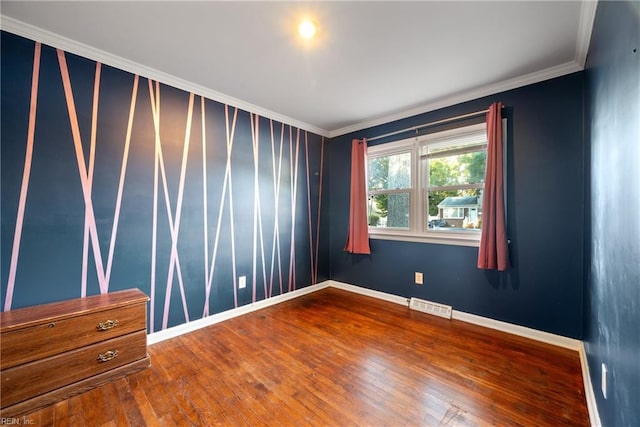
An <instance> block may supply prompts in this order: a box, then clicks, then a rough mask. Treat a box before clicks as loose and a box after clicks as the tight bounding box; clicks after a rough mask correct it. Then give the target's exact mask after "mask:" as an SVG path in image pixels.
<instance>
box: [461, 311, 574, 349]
mask: <svg viewBox="0 0 640 427" xmlns="http://www.w3.org/2000/svg"><path fill="white" fill-rule="evenodd" d="M451 317H452V318H453V319H455V320H461V321H463V322H467V323H472V324H474V325H478V326H483V327H485V328H490V329H495V330H497V331H502V332H507V333H509V334H512V335H518V336H521V337H524V338H529V339H532V340H535V341H540V342H543V343H547V344H551V345H555V346H558V347H563V348H566V349H569V350H574V351H578V349H579V348H580V344H581V343H582V342H581V341H580V340H576V339H574V338H568V337H565V336H562V335H556V334H552V333H549V332H544V331H539V330H537V329H532V328H527V327H526V326H520V325H514V324H513V323H507V322H502V321H500V320H494V319H491V318H488V317H483V316H478V315H476V314H471V313H465V312H464V311H458V310H453V314H452V316H451Z"/></svg>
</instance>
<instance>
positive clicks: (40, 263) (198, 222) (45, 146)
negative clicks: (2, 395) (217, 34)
mask: <svg viewBox="0 0 640 427" xmlns="http://www.w3.org/2000/svg"><path fill="white" fill-rule="evenodd" d="M1 46H2V57H1V61H2V70H1V72H2V75H1V77H2V88H1V89H2V99H1V102H2V105H1V106H2V123H1V126H2V150H1V155H2V159H1V161H2V164H1V167H2V171H1V173H2V186H1V196H2V207H1V213H2V236H1V268H2V271H1V277H0V279H1V286H0V291H1V297H2V298H1V306H2V309H8V308H18V307H24V306H29V305H34V304H40V303H46V302H51V301H58V300H63V299H68V298H75V297H79V296H81V295H82V294H83V293H84V292H83V291H82V289H81V282H82V280H83V279H82V278H83V276H84V275H85V274H83V268H86V270H87V272H86V295H93V294H97V293H100V291H101V290H100V288H99V284H98V283H99V282H98V270H99V269H98V267H97V264H96V262H95V259H94V255H93V250H92V246H91V244H89V246H88V250H87V251H86V252H87V254H88V256H87V258H86V261H83V253H84V252H85V249H83V245H84V228H85V224H86V223H87V222H91V221H85V201H84V200H83V192H82V187H81V174H80V173H79V163H78V161H77V158H76V154H75V151H74V140H73V138H72V133H71V126H70V121H69V117H70V115H69V113H68V111H67V103H66V101H65V95H64V91H63V83H62V82H63V80H62V77H61V75H62V74H61V67H60V65H59V61H58V57H57V54H56V50H55V49H53V48H51V47H47V46H42V54H41V61H40V74H39V84H38V95H37V109H36V112H37V114H36V117H35V138H34V141H33V160H32V162H31V173H30V176H29V179H28V181H25V182H26V184H27V187H26V188H27V191H26V193H25V194H26V203H25V205H24V207H25V209H24V217H23V218H24V222H23V224H22V227H18V229H19V230H21V232H22V234H21V238H20V239H19V243H20V245H19V251H18V250H17V246H15V245H14V236H15V231H16V228H17V224H19V221H17V219H18V218H19V216H20V215H19V213H18V208H19V206H20V201H19V199H20V194H21V188H22V184H23V171H24V170H25V166H26V164H27V161H26V157H25V153H26V147H27V129H28V125H29V103H30V96H31V82H32V70H33V67H34V48H35V46H36V43H34V42H33V41H30V40H27V39H24V38H21V37H18V36H15V35H12V34H9V33H6V32H2V39H1ZM65 58H66V61H67V63H68V67H69V74H70V83H71V87H72V91H73V97H74V102H75V105H76V109H77V111H78V114H77V115H78V122H79V128H80V136H81V138H82V147H83V154H84V158H83V159H82V161H83V162H84V163H85V165H86V167H89V166H88V165H89V163H90V160H89V157H90V151H91V147H90V145H91V144H90V141H91V129H92V119H91V118H92V108H93V107H92V102H93V98H94V96H93V93H94V76H95V74H96V63H95V62H94V61H90V60H88V59H85V58H81V57H78V56H75V55H70V54H66V55H65ZM134 81H135V76H134V75H133V74H130V73H127V72H124V71H121V70H117V69H115V68H111V67H108V66H102V67H101V78H100V82H99V85H100V86H99V87H100V92H99V102H98V115H97V127H96V129H97V133H96V144H95V172H94V176H93V184H92V190H91V200H92V204H93V211H94V213H95V223H96V228H97V235H98V240H99V247H100V252H101V258H102V263H103V268H104V269H105V270H107V258H108V253H109V247H110V245H111V236H112V226H113V224H114V218H115V212H116V205H117V199H118V187H119V182H120V181H119V180H120V173H121V167H122V165H123V163H124V152H125V140H126V134H127V126H128V123H129V112H130V105H131V100H132V93H133V92H134V91H133V87H134ZM154 90H155V85H154ZM135 93H136V94H137V100H136V103H135V108H134V116H133V121H132V122H131V123H132V128H131V129H132V130H131V142H130V148H129V154H128V163H127V167H126V171H125V172H126V173H125V179H124V185H123V187H122V193H121V205H120V210H119V221H118V224H117V232H116V238H115V244H114V251H113V262H112V267H111V276H110V279H109V282H108V291H116V290H119V289H126V288H131V287H137V288H140V289H141V290H142V291H144V292H145V293H147V294H148V295H150V296H152V301H151V303H150V307H151V308H152V309H153V310H152V311H151V313H150V321H151V319H153V323H154V324H155V328H154V330H155V331H157V330H160V329H161V328H163V326H173V325H177V324H180V323H184V322H185V321H186V315H185V313H184V311H185V310H184V308H183V294H184V301H185V303H186V304H185V305H186V311H187V313H188V316H189V320H194V319H197V318H201V317H203V315H204V314H207V313H206V312H205V308H207V309H208V314H214V313H216V312H220V311H223V310H227V309H230V308H233V307H235V306H236V305H237V306H241V305H244V304H247V303H250V302H252V301H254V299H255V300H261V299H264V298H268V297H271V296H275V295H279V294H281V293H285V292H288V291H290V290H293V289H296V288H300V287H304V286H308V285H310V284H312V283H315V282H319V281H322V280H326V279H327V278H328V275H329V267H328V266H329V259H328V240H327V239H325V238H324V237H323V236H324V235H326V234H327V232H326V231H324V230H325V229H328V223H327V222H326V219H323V220H322V221H321V222H322V230H320V232H319V233H318V220H319V219H318V212H319V208H320V207H319V203H320V189H321V177H322V178H323V179H325V174H323V173H322V171H321V170H320V165H321V161H322V147H323V144H324V142H323V140H322V138H321V137H320V136H318V135H314V134H310V133H306V132H305V131H304V130H301V129H297V128H292V127H290V126H284V138H283V140H282V145H281V138H280V136H281V133H282V130H283V128H282V124H281V123H277V122H271V121H270V120H269V119H267V118H264V117H262V118H260V119H259V125H258V131H257V132H256V135H257V136H258V139H257V141H256V144H257V147H258V149H257V160H258V166H256V165H255V158H254V148H253V147H254V140H255V138H254V137H252V127H251V121H250V119H251V116H250V113H249V112H246V111H240V110H239V111H238V113H237V114H238V115H237V123H236V125H235V135H234V138H233V146H232V151H231V152H232V154H231V159H230V163H229V167H230V181H229V182H228V183H227V185H226V193H224V194H225V197H224V198H223V197H222V195H223V191H224V189H225V171H226V168H227V137H226V132H225V128H226V126H227V125H228V126H229V128H230V129H231V128H232V126H233V124H232V120H233V114H234V111H235V109H234V108H233V107H231V106H225V105H223V104H220V103H217V102H214V101H211V100H208V99H205V100H204V101H205V107H204V110H205V112H206V118H205V126H206V157H205V163H206V164H205V165H204V166H203V157H204V154H203V142H202V141H203V132H202V119H201V117H202V115H201V113H202V108H201V97H199V96H195V99H194V106H193V116H192V120H191V135H190V138H189V141H190V144H189V147H188V151H187V156H186V165H185V168H184V188H183V200H182V204H181V218H180V229H179V233H178V243H177V254H178V259H179V262H180V273H179V272H178V271H177V269H176V270H174V273H173V275H172V277H170V275H169V271H170V268H169V266H170V259H171V246H172V239H171V235H170V231H169V230H170V227H169V217H170V216H171V217H172V218H173V219H174V221H175V219H176V216H177V214H178V193H179V184H180V175H181V172H182V160H183V147H184V146H185V129H186V125H187V117H188V116H187V112H188V106H189V98H190V94H189V93H187V92H185V91H182V90H179V89H176V88H173V87H170V86H167V85H163V84H161V85H160V95H159V99H160V121H159V122H160V139H161V148H162V152H163V160H164V165H165V169H166V180H167V189H168V194H169V200H170V212H171V213H170V214H169V213H168V211H167V208H166V205H165V195H164V194H165V193H164V189H163V184H162V175H161V173H160V170H159V169H158V172H157V177H158V183H159V184H158V191H157V215H156V218H157V230H156V231H155V232H154V228H153V218H154V194H156V192H155V190H154V178H155V177H156V170H155V158H156V157H155V156H156V155H155V131H154V121H153V114H152V108H151V96H150V90H149V81H148V80H147V79H146V78H143V77H140V78H139V86H138V88H137V91H135ZM225 109H227V111H228V113H229V118H228V120H226V119H225ZM254 120H255V116H254ZM271 126H273V138H272V133H271ZM274 162H275V165H276V169H280V168H279V165H280V162H281V173H280V174H278V173H277V172H276V174H275V176H276V177H278V176H279V178H280V181H279V182H280V184H279V186H280V193H279V197H278V200H277V202H276V200H275V188H276V184H275V183H274V171H273V169H274V167H273V165H274ZM325 164H326V162H325ZM256 171H257V174H258V182H259V185H258V186H254V174H255V172H256ZM204 172H206V184H207V203H206V205H205V202H204V195H203V187H204V185H205V180H204V179H203V178H204ZM231 185H232V186H231ZM294 190H295V192H294ZM256 193H257V194H258V198H257V200H258V202H259V207H260V211H259V215H254V212H255V208H256V205H255V204H254V200H255V199H254V194H256ZM326 195H327V193H326V192H325V197H326ZM294 198H295V203H294ZM221 202H222V203H221ZM232 202H233V213H232V211H231V203H232ZM327 204H328V202H327V203H325V206H326V205H327ZM276 207H277V208H278V215H277V217H276V215H275V212H276ZM294 210H295V213H294ZM220 213H221V215H222V216H221V223H220V229H219V238H218V251H217V257H216V259H215V263H214V264H212V256H213V253H214V246H215V242H216V233H217V232H218V218H219V214H220ZM205 215H206V217H207V220H208V226H207V231H208V236H207V240H208V260H209V261H208V263H205V228H204V218H205ZM325 218H326V217H325ZM232 219H233V225H232V222H231V220H232ZM276 219H277V220H278V225H279V229H278V233H277V237H279V242H277V243H278V244H276V245H275V247H274V240H275V238H274V237H275V236H276V234H274V229H275V223H276ZM254 230H256V231H254ZM292 233H293V235H294V237H293V239H292ZM154 235H155V236H156V239H157V248H156V251H155V253H154V251H153V248H152V240H153V237H154ZM254 236H255V237H256V240H254ZM232 237H233V238H234V240H233V242H232ZM318 239H319V240H320V241H319V243H318ZM254 241H255V242H256V244H255V245H254ZM90 242H91V241H90ZM232 243H233V244H235V247H233V246H232ZM292 247H293V249H292ZM316 247H317V248H318V249H316ZM263 248H264V249H263ZM291 254H293V255H294V257H293V261H292V262H290V261H291V260H292V256H291ZM234 255H235V258H234ZM12 259H15V260H17V263H16V266H17V268H16V269H15V281H13V282H12V283H13V285H12V286H13V290H14V291H13V295H11V294H10V292H8V288H9V282H11V279H10V277H9V276H10V271H11V260H12ZM153 259H155V262H156V266H155V280H154V281H153V283H152V278H151V277H152V276H151V275H152V262H153V261H152V260H153ZM316 259H317V260H318V262H317V265H316ZM234 263H235V267H236V276H239V275H246V276H247V287H246V289H237V287H236V291H237V302H236V301H235V298H234V281H233V279H234V277H233V272H234V270H233V266H234ZM205 265H207V266H206V267H205ZM212 265H214V266H215V270H214V274H213V282H212V286H211V292H210V295H209V297H208V298H207V296H206V282H207V280H206V279H205V277H206V273H205V271H207V269H208V270H209V271H210V269H211V268H212ZM272 265H273V268H272ZM263 266H264V268H263ZM316 273H317V274H316ZM254 274H255V277H256V280H255V282H254V279H253V277H254ZM265 276H266V280H265ZM180 277H181V278H182V280H183V283H184V287H183V290H181V286H180V284H179V280H178V279H179V278H180ZM169 282H172V284H171V290H170V292H168V298H166V296H167V288H168V284H169ZM281 283H282V288H281ZM265 287H266V288H267V290H266V292H265ZM254 288H255V298H254ZM7 295H9V297H7ZM165 309H166V310H167V314H168V323H167V324H166V325H163V315H164V312H165Z"/></svg>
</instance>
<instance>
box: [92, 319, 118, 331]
mask: <svg viewBox="0 0 640 427" xmlns="http://www.w3.org/2000/svg"><path fill="white" fill-rule="evenodd" d="M116 326H118V321H117V320H107V321H106V322H102V323H98V326H96V329H98V330H99V331H106V330H109V329H111V328H115V327H116Z"/></svg>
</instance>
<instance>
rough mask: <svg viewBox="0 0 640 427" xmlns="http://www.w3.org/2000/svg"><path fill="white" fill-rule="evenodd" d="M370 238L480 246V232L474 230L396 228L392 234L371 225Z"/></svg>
mask: <svg viewBox="0 0 640 427" xmlns="http://www.w3.org/2000/svg"><path fill="white" fill-rule="evenodd" d="M369 238H370V239H378V240H395V241H398V242H414V243H432V244H434V245H452V246H469V247H475V248H477V247H480V233H475V232H472V231H460V232H452V231H449V232H446V231H431V232H429V234H426V233H423V234H418V233H411V232H409V231H407V232H406V233H402V232H398V231H395V230H394V232H393V234H391V233H385V232H384V231H383V230H382V229H376V228H375V227H369Z"/></svg>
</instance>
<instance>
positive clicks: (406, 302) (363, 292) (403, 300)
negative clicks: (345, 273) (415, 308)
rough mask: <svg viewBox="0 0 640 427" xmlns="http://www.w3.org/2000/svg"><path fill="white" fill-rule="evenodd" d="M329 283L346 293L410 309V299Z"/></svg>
mask: <svg viewBox="0 0 640 427" xmlns="http://www.w3.org/2000/svg"><path fill="white" fill-rule="evenodd" d="M328 282H329V286H331V287H332V288H338V289H342V290H345V291H349V292H353V293H355V294H360V295H364V296H367V297H373V298H377V299H381V300H383V301H388V302H392V303H394V304H400V305H404V306H406V307H409V298H405V297H401V296H398V295H393V294H388V293H386V292H380V291H375V290H373V289H368V288H362V287H360V286H356V285H350V284H349V283H344V282H338V281H336V280H328Z"/></svg>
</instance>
